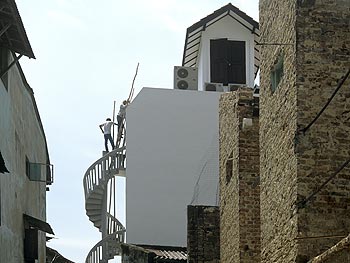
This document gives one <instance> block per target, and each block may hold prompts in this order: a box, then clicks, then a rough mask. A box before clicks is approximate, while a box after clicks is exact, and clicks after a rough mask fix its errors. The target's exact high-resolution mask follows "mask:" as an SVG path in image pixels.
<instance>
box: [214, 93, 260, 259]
mask: <svg viewBox="0 0 350 263" xmlns="http://www.w3.org/2000/svg"><path fill="white" fill-rule="evenodd" d="M219 115H220V123H219V130H220V158H219V159H220V249H221V262H260V187H259V179H260V178H259V118H258V101H257V98H256V97H254V96H253V90H252V89H251V88H240V89H238V90H237V91H235V92H232V93H228V94H225V95H223V96H222V97H221V99H220V113H219Z"/></svg>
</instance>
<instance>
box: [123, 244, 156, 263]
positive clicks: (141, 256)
mask: <svg viewBox="0 0 350 263" xmlns="http://www.w3.org/2000/svg"><path fill="white" fill-rule="evenodd" d="M121 247H122V263H152V262H154V257H155V254H154V253H152V252H150V251H148V250H146V249H143V248H142V247H138V246H134V245H130V244H122V245H121Z"/></svg>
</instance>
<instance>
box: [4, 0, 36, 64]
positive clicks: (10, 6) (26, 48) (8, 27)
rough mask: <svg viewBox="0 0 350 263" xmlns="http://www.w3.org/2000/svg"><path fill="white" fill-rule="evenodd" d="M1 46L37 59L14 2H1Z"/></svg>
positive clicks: (10, 0) (11, 0) (12, 0)
mask: <svg viewBox="0 0 350 263" xmlns="http://www.w3.org/2000/svg"><path fill="white" fill-rule="evenodd" d="M0 31H1V33H2V36H1V37H0V46H2V47H5V48H8V49H9V50H11V51H13V52H16V53H18V54H23V55H25V56H27V57H29V58H35V56H34V53H33V50H32V47H31V46H30V43H29V40H28V37H27V34H26V31H25V29H24V26H23V23H22V19H21V17H20V15H19V12H18V9H17V5H16V2H15V1H14V0H0Z"/></svg>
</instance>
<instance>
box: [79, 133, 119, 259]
mask: <svg viewBox="0 0 350 263" xmlns="http://www.w3.org/2000/svg"><path fill="white" fill-rule="evenodd" d="M124 134H125V133H124ZM121 137H122V136H121V133H118V138H117V146H118V145H120V144H122V145H123V146H122V147H120V148H118V149H115V150H113V151H111V152H109V153H107V154H105V155H104V156H103V157H101V158H100V159H98V160H97V161H95V162H94V163H93V164H92V165H90V167H89V168H88V169H87V171H86V172H85V175H84V178H83V186H84V193H85V208H86V214H87V215H88V217H89V220H90V221H92V222H93V223H94V225H95V226H96V227H97V228H98V229H99V230H100V232H102V240H100V241H99V242H98V243H97V244H96V245H95V246H94V247H93V248H92V249H91V250H90V252H89V253H88V255H87V257H86V260H85V262H86V263H107V262H108V260H109V259H113V258H114V256H117V255H121V246H120V245H121V243H124V241H125V232H126V230H125V227H124V226H123V225H122V223H121V222H120V221H119V220H118V219H117V218H116V206H115V202H116V200H115V196H116V189H115V183H116V180H115V176H123V175H124V173H121V171H122V170H124V169H125V165H124V162H125V157H126V154H125V151H126V149H125V148H126V147H125V140H123V143H121V141H122V140H121ZM108 189H110V190H108ZM112 197H113V198H112ZM108 199H109V208H108V207H107V206H108V205H107V203H108ZM112 211H113V212H112Z"/></svg>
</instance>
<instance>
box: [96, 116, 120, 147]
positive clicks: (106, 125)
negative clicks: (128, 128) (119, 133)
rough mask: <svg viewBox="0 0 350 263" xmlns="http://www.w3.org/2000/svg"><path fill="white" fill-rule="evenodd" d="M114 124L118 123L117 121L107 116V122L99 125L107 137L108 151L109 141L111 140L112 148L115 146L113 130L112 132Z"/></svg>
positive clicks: (106, 145)
mask: <svg viewBox="0 0 350 263" xmlns="http://www.w3.org/2000/svg"><path fill="white" fill-rule="evenodd" d="M113 124H114V125H117V124H116V123H114V122H112V121H111V119H110V118H107V119H106V122H105V123H102V124H100V125H99V127H100V129H101V131H102V133H103V135H104V138H105V148H106V152H108V141H109V142H110V144H111V146H112V149H113V150H114V148H115V145H114V142H113V138H112V132H111V130H112V125H113Z"/></svg>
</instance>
